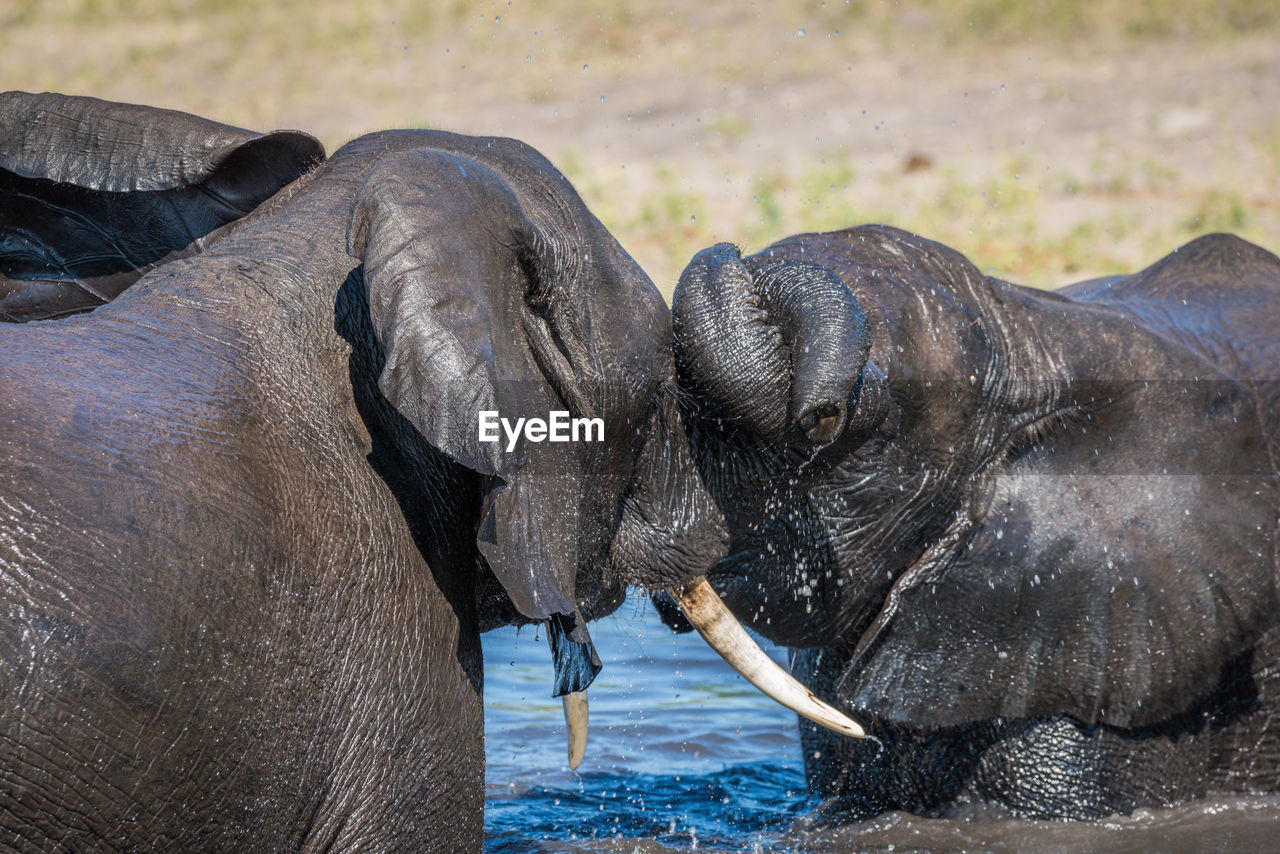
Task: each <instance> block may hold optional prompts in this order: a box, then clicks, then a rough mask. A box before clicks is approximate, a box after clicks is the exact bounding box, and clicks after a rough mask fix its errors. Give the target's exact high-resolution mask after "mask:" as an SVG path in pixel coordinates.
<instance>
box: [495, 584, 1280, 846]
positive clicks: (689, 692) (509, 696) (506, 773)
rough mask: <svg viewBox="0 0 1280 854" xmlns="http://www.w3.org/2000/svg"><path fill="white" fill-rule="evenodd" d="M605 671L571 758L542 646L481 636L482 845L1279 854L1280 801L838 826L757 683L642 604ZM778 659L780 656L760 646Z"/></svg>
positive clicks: (632, 612)
mask: <svg viewBox="0 0 1280 854" xmlns="http://www.w3.org/2000/svg"><path fill="white" fill-rule="evenodd" d="M591 633H592V636H593V637H594V639H595V642H596V646H597V648H598V649H599V651H600V657H601V660H602V661H603V662H604V665H605V669H604V671H603V672H602V673H601V675H600V677H599V678H598V679H597V680H596V682H595V684H594V685H593V686H592V689H591V729H590V737H589V741H588V746H587V757H586V759H585V760H584V761H583V763H582V766H581V767H580V768H579V769H578V771H577V772H572V771H570V770H569V769H568V765H567V763H566V761H565V733H564V720H563V717H562V714H561V711H560V702H559V701H558V700H553V699H552V698H551V697H550V696H549V695H550V675H551V664H550V660H551V655H550V652H549V650H548V648H547V642H546V637H545V635H543V634H542V633H540V632H535V631H534V630H533V629H531V628H526V629H523V630H521V631H519V632H516V631H515V630H512V629H503V630H500V631H496V632H491V633H489V634H488V635H486V636H485V638H484V646H485V661H486V668H485V673H486V675H485V680H486V683H485V705H486V730H487V757H488V773H487V785H488V804H487V814H486V821H485V826H486V838H487V842H486V850H487V851H488V852H491V854H517V852H519V853H520V854H523V852H531V851H546V852H597V851H601V852H639V854H648V852H666V851H689V850H697V851H715V852H766V851H779V852H832V854H835V852H841V854H843V852H882V851H893V852H903V851H927V852H960V851H963V852H992V854H1004V852H1045V854H1053V853H1054V852H1064V854H1065V852H1095V851H1096V852H1117V854H1128V853H1129V852H1132V854H1139V852H1141V854H1147V852H1170V854H1174V852H1177V854H1181V853H1182V852H1186V854H1191V853H1192V852H1197V854H1198V852H1207V851H1231V852H1236V851H1239V852H1262V851H1278V852H1280V797H1268V798H1230V799H1217V800H1210V801H1202V802H1199V803H1195V804H1191V805H1187V806H1183V807H1178V808H1175V809H1170V810H1149V811H1148V810H1142V811H1138V812H1136V813H1135V814H1134V815H1132V816H1127V817H1116V818H1114V819H1112V820H1110V821H1105V822H1100V823H1097V824H1080V823H1059V822H1040V821H992V820H986V821H952V820H941V819H922V818H917V817H915V816H909V815H903V814H891V815H886V816H882V817H880V818H878V819H876V820H874V821H870V822H864V823H861V824H846V825H842V826H832V825H829V824H825V823H820V822H818V821H816V820H815V819H814V818H813V817H812V816H813V814H814V810H815V808H816V807H817V803H816V801H815V800H814V799H813V798H811V797H810V796H809V795H808V793H807V792H806V791H805V786H804V775H803V771H802V766H801V762H800V747H799V740H798V737H797V734H796V724H795V718H794V716H793V715H792V714H791V713H790V712H787V711H785V710H782V709H780V708H778V707H777V706H775V705H774V704H773V703H772V702H770V701H769V700H766V699H765V698H763V697H761V696H759V695H758V694H756V693H755V692H754V691H753V690H751V689H750V688H748V687H747V686H746V685H745V683H743V682H742V680H741V678H740V677H738V676H737V674H735V673H733V672H732V671H731V670H729V669H728V668H727V667H726V666H725V665H724V664H723V663H722V662H721V661H720V660H719V659H718V658H717V657H716V656H715V654H714V653H711V652H710V651H709V650H707V648H706V647H705V646H704V645H703V644H702V642H701V640H700V639H698V637H697V636H696V635H682V636H676V635H673V634H672V633H671V632H670V631H668V630H667V629H666V628H665V627H664V626H663V625H662V624H661V623H660V622H659V621H658V619H657V617H656V615H655V614H654V613H653V611H652V609H651V608H649V607H648V606H647V605H645V604H644V603H643V599H642V597H639V596H635V595H633V596H632V597H631V599H629V600H628V602H627V604H625V605H624V606H623V607H622V608H621V609H620V610H619V613H618V614H615V615H614V616H613V617H610V618H607V619H605V620H601V621H598V622H596V623H593V624H592V626H591ZM765 646H766V649H769V650H770V652H771V654H772V655H773V657H774V658H775V660H777V661H780V662H781V661H785V655H784V653H783V651H782V650H781V649H775V648H771V647H769V646H768V645H767V644H766V645H765Z"/></svg>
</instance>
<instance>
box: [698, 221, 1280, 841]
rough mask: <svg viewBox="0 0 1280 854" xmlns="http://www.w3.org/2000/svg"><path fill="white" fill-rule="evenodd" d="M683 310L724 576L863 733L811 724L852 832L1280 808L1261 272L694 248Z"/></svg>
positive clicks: (853, 241) (812, 755)
mask: <svg viewBox="0 0 1280 854" xmlns="http://www.w3.org/2000/svg"><path fill="white" fill-rule="evenodd" d="M797 281H801V282H803V283H804V285H805V286H804V287H803V288H797V287H796V286H795V283H796V282H797ZM780 293H785V294H792V295H793V296H789V297H787V299H790V300H792V304H791V305H790V307H789V308H788V310H787V311H786V312H785V313H779V312H777V311H775V310H773V309H772V308H771V306H772V305H774V304H775V303H777V302H778V301H779V300H780V299H781V297H779V296H778V294H780ZM824 293H828V294H830V295H828V296H823V295H822V294H824ZM797 294H798V296H794V295H797ZM837 297H838V298H837ZM849 297H852V299H853V301H854V302H855V303H856V305H857V309H856V310H852V309H837V308H833V307H834V306H840V305H844V304H845V303H844V301H846V300H847V299H848V298H849ZM724 305H729V306H730V308H729V309H727V310H731V311H738V312H740V313H741V320H740V322H736V323H734V324H732V325H728V326H726V325H725V324H723V321H722V320H721V319H719V318H722V315H723V312H724V311H725V310H726V309H724V308H722V306H724ZM673 311H674V315H675V326H676V333H677V352H678V360H679V361H678V368H679V371H680V374H681V382H682V383H683V384H684V385H685V387H686V388H687V390H688V391H689V392H690V400H691V401H692V403H691V405H690V408H691V410H692V411H693V413H694V414H693V416H692V424H693V426H692V428H691V435H692V436H693V437H694V445H695V454H696V456H697V457H698V461H699V466H700V467H701V469H702V471H703V474H704V476H705V478H706V479H707V482H708V485H709V486H710V488H711V491H712V493H713V495H714V496H715V498H716V500H717V502H718V503H719V505H720V507H721V508H722V509H723V510H724V512H725V516H726V521H727V525H728V527H729V532H730V536H731V545H730V550H729V554H728V555H727V556H726V557H725V558H724V559H722V560H721V561H720V562H719V563H718V564H717V565H716V567H715V568H714V569H713V571H712V572H711V573H709V578H710V579H711V580H712V583H713V585H714V586H715V587H716V589H717V590H718V591H720V592H721V594H722V595H723V596H724V597H725V599H726V601H728V602H729V604H730V605H731V607H733V608H734V610H735V612H736V613H737V614H739V615H740V616H741V617H742V618H743V619H744V620H746V621H748V622H750V623H751V624H752V625H753V627H754V628H755V629H757V630H758V631H760V632H761V633H763V634H764V635H766V636H768V637H769V638H770V639H772V640H774V641H776V642H779V643H783V644H786V645H789V646H791V647H792V648H793V650H794V652H793V668H794V672H795V673H796V675H797V676H798V678H800V679H801V680H803V681H805V682H806V683H807V684H809V685H811V686H812V687H813V688H814V689H815V690H816V691H817V692H818V693H819V694H820V695H822V696H824V697H825V698H827V699H829V700H832V701H834V702H836V703H837V704H839V705H840V706H841V707H842V708H844V709H846V710H847V711H848V712H849V713H850V714H852V715H853V716H855V717H858V718H859V719H860V720H862V721H864V722H866V723H867V724H869V726H870V729H871V732H872V734H873V735H874V736H875V737H876V740H872V739H868V740H866V741H861V742H859V741H853V740H842V739H839V738H837V737H834V736H831V735H830V734H829V733H825V732H819V731H818V730H816V729H815V728H814V727H812V726H811V725H809V724H808V723H806V722H802V723H801V732H802V735H803V747H804V757H805V764H806V769H807V773H808V777H809V781H810V784H811V785H812V786H813V787H814V788H815V789H816V790H817V791H819V792H820V793H822V794H824V795H828V796H830V797H831V798H832V805H833V806H832V808H833V810H834V811H835V812H836V813H838V814H843V815H852V816H867V815H874V814H877V813H880V812H883V811H887V810H902V809H905V810H911V811H915V812H918V813H922V814H927V815H932V814H943V813H962V814H985V813H987V812H992V811H994V812H995V813H1002V812H1003V813H1008V812H1012V813H1014V814H1017V815H1023V816H1032V817H1054V818H1096V817H1101V816H1105V815H1109V814H1112V813H1114V812H1117V811H1120V812H1127V811H1129V810H1132V809H1134V808H1135V807H1138V806H1154V805H1164V804H1170V803H1175V802H1178V801H1182V800H1186V799H1188V798H1193V797H1199V796H1203V795H1205V794H1208V793H1213V792H1241V793H1249V792H1275V791H1278V790H1280V724H1278V723H1277V720H1280V718H1278V717H1277V715H1278V713H1280V682H1278V681H1277V680H1278V679H1280V676H1277V672H1278V669H1280V618H1278V616H1277V615H1278V614H1280V609H1278V608H1277V605H1278V604H1280V602H1278V601H1277V561H1276V548H1277V526H1276V518H1277V510H1278V509H1280V504H1278V502H1277V496H1278V493H1277V477H1276V473H1277V460H1280V338H1278V337H1277V335H1276V330H1277V329H1280V260H1278V259H1277V258H1276V257H1275V256H1274V255H1272V254H1271V253H1269V252H1267V251H1266V250H1263V249H1261V248H1259V247H1257V246H1254V245H1252V244H1250V243H1247V242H1245V241H1243V240H1240V239H1238V238H1235V237H1231V236H1228V235H1210V236H1207V237H1202V238H1199V239H1197V240H1195V241H1193V242H1191V243H1189V244H1187V245H1186V246H1183V247H1181V248H1180V249H1178V250H1177V251H1176V252H1174V253H1172V254H1171V255H1169V256H1168V257H1167V258H1165V259H1163V260H1161V261H1159V262H1158V263H1156V264H1154V265H1152V266H1151V267H1149V268H1147V269H1145V270H1142V271H1140V272H1137V273H1134V274H1131V275H1126V276H1116V277H1112V278H1108V279H1102V280H1096V281H1091V282H1085V283H1081V284H1080V285H1075V286H1072V287H1068V288H1064V289H1063V290H1061V291H1058V292H1054V293H1046V292H1040V291H1035V290H1031V289H1027V288H1022V287H1019V286H1017V285H1013V284H1010V283H1008V282H1004V281H1000V280H998V279H995V278H992V277H988V276H984V275H982V274H981V273H980V272H979V271H978V270H977V269H976V268H974V266H973V265H972V264H970V263H969V262H968V260H966V259H965V258H964V257H963V256H961V255H960V254H959V253H957V252H954V251H953V250H950V249H947V248H946V247H943V246H940V245H938V244H936V243H932V242H930V241H928V240H924V239H922V238H919V237H916V236H914V235H910V234H907V233H905V232H902V231H899V230H896V229H892V228H887V227H881V226H864V227H858V228H851V229H847V230H844V231H837V232H830V233H825V234H804V235H797V236H795V237H790V238H787V239H785V240H782V241H779V242H778V243H776V244H774V245H773V246H770V247H769V248H767V249H765V250H763V251H762V252H760V253H758V254H756V255H754V256H750V257H748V258H740V257H739V256H738V253H737V250H736V249H734V248H733V247H730V246H728V245H727V244H726V245H721V246H719V247H715V248H714V249H709V250H706V251H704V252H703V253H700V254H699V255H698V256H697V257H695V259H694V260H693V262H692V263H691V264H690V265H689V267H688V268H686V271H685V273H684V274H683V276H682V277H681V282H680V285H679V286H678V288H677V291H676V296H675V302H674V309H673ZM717 324H719V325H717ZM823 342H841V343H839V344H838V345H835V349H834V350H832V351H831V352H818V353H813V352H809V351H810V350H811V349H812V348H819V349H820V348H822V347H823V346H824V344H823ZM797 350H800V351H803V358H804V359H805V360H806V361H807V363H808V364H812V365H814V366H815V367H814V368H813V369H812V370H811V371H808V372H806V369H803V368H802V367H801V363H800V359H801V355H798V354H797ZM837 357H839V358H837ZM744 366H749V370H748V369H745V368H744ZM757 366H758V367H757ZM752 371H754V373H752ZM753 377H754V379H753ZM757 409H759V410H760V411H759V412H758V413H757V411H756V410H757ZM766 409H767V410H768V411H764V410H766ZM806 413H810V414H812V413H819V414H824V417H825V419H826V423H828V424H831V425H839V424H843V425H844V426H843V427H841V428H840V429H839V431H838V432H837V433H836V434H835V435H834V436H832V435H830V434H828V433H824V432H822V427H821V425H822V423H823V422H822V420H820V419H813V418H810V419H809V420H808V421H807V422H806V421H805V420H803V418H802V417H801V416H803V415H804V414H806ZM815 428H817V435H816V438H815V434H814V430H815Z"/></svg>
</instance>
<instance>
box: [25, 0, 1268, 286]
mask: <svg viewBox="0 0 1280 854" xmlns="http://www.w3.org/2000/svg"><path fill="white" fill-rule="evenodd" d="M677 5H678V6H679V7H680V8H678V9H677V8H675V7H676V6H677ZM1278 37H1280V3H1277V2H1275V0H1130V1H1129V2H1119V0H1101V2H1075V0H956V2H942V0H915V2H911V1H910V0H900V2H882V0H826V2H822V0H807V2H793V3H786V2H764V0H757V2H734V3H729V2H720V3H717V2H706V3H700V4H693V3H687V4H671V5H670V6H666V7H664V6H661V5H658V4H651V3H642V2H625V0H598V2H588V0H541V2H530V0H498V1H497V2H467V0H457V2H452V0H443V1H442V2H413V0H371V2H358V1H357V0H305V2H304V0H274V2H270V3H261V4H260V3H257V2H254V0H3V2H0V42H2V43H3V50H0V81H3V85H4V86H5V87H7V88H16V89H27V90H35V91H39V90H46V89H47V90H56V91H62V92H67V93H73V94H89V95H96V96H99V97H103V98H109V99H114V100H123V101H133V102H139V103H146V104H152V105H157V106H164V107H171V108H176V109H181V110H186V111H189V112H193V113H197V114H200V115H204V116H207V117H210V118H215V119H218V120H221V121H224V122H228V123H231V124H236V125H241V126H244V127H248V128H252V129H256V130H267V129H271V128H277V127H293V128H299V129H303V130H307V131H310V132H311V133H314V134H316V135H317V136H319V137H320V138H321V140H323V142H324V143H325V145H326V147H327V148H328V149H329V150H330V151H332V150H333V149H334V148H336V147H337V146H338V145H340V144H341V143H342V142H344V141H346V140H348V139H350V138H351V137H353V136H356V135H358V134H361V133H364V132H366V131H369V130H374V129H378V128H386V127H432V128H444V129H448V130H455V131H461V132H466V133H474V134H501V135H506V136H514V137H519V138H521V139H523V140H525V141H527V142H529V143H531V144H532V145H534V146H535V147H537V148H538V149H540V150H541V151H542V152H543V153H545V154H546V155H547V156H548V157H550V158H551V160H552V161H553V162H554V163H555V164H556V165H557V166H559V167H560V169H561V170H563V171H564V172H565V173H566V174H568V175H569V176H570V178H571V179H572V180H573V181H574V183H575V184H576V185H577V187H578V188H579V190H580V191H581V192H582V194H583V195H584V196H585V197H586V199H587V203H588V204H589V205H590V206H591V207H592V209H593V210H594V211H595V212H596V213H597V215H598V216H599V217H600V218H601V219H602V220H603V221H604V222H605V224H606V225H607V226H608V227H609V228H610V229H611V230H612V231H613V232H614V234H615V235H616V236H617V237H618V239H619V240H620V241H621V242H622V244H623V245H624V246H625V247H626V248H627V249H628V250H629V251H630V252H631V253H632V254H633V255H634V256H635V257H636V258H637V260H638V261H640V263H641V264H642V266H644V268H645V269H646V270H647V271H648V272H649V274H650V275H651V276H652V277H653V279H654V281H655V282H656V283H657V284H658V286H659V287H660V288H661V289H662V290H663V291H664V293H667V294H668V295H669V293H670V290H671V287H672V286H673V285H674V283H675V279H676V277H677V276H678V275H679V271H680V270H681V269H682V267H683V266H684V263H685V262H686V261H687V260H688V258H689V256H690V255H691V254H692V253H693V252H694V251H696V250H697V249H699V248H702V247H703V246H706V245H708V244H710V243H713V242H715V241H719V240H729V241H733V242H735V243H739V244H740V245H742V247H743V248H744V249H745V250H748V251H750V250H754V249H758V248H761V247H763V246H765V245H767V244H768V243H769V242H771V241H773V240H775V239H777V238H779V237H782V236H784V235H787V234H791V233H794V232H797V231H804V230H816V229H830V228H838V227H843V226H846V225H852V224H856V223H863V222H872V221H875V222H883V223H888V224H892V225H896V226H900V227H903V228H906V229H909V230H912V231H916V232H918V233H920V234H922V235H924V236H926V237H930V238H933V239H935V240H939V241H941V242H943V243H946V244H949V245H951V246H954V247H956V248H957V249H960V250H961V251H963V252H965V253H966V254H968V255H969V256H970V257H971V258H972V259H973V260H974V261H975V262H976V263H977V264H978V265H979V266H980V267H981V268H982V269H983V270H984V271H993V272H995V273H996V274H998V275H1001V276H1004V277H1006V278H1011V279H1014V280H1016V281H1021V282H1026V283H1030V284H1035V285H1039V286H1056V285H1059V284H1065V283H1067V282H1069V281H1073V280H1076V279H1081V278H1087V277H1090V276H1094V275H1100V274H1104V273H1110V272H1116V271H1120V270H1127V269H1133V268H1135V267H1138V266H1142V265H1145V264H1147V263H1149V262H1151V261H1154V260H1155V259H1157V258H1158V257H1160V256H1161V255H1163V254H1164V253H1166V252H1168V251H1170V250H1172V249H1173V248H1175V247H1176V246H1178V245H1180V244H1182V243H1183V242H1185V241H1186V240H1188V239H1189V238H1191V237H1193V236H1195V235H1197V234H1201V233H1204V232H1207V231H1215V230H1229V231H1233V232H1236V233H1238V234H1240V235H1242V236H1244V237H1246V238H1248V239H1251V240H1253V241H1255V242H1258V243H1261V244H1262V245H1264V246H1266V247H1268V248H1270V249H1272V250H1273V251H1274V250H1277V249H1280V239H1278V236H1280V229H1278V228H1277V226H1278V225H1280V49H1277V44H1278V43H1280V38H1278Z"/></svg>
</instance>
